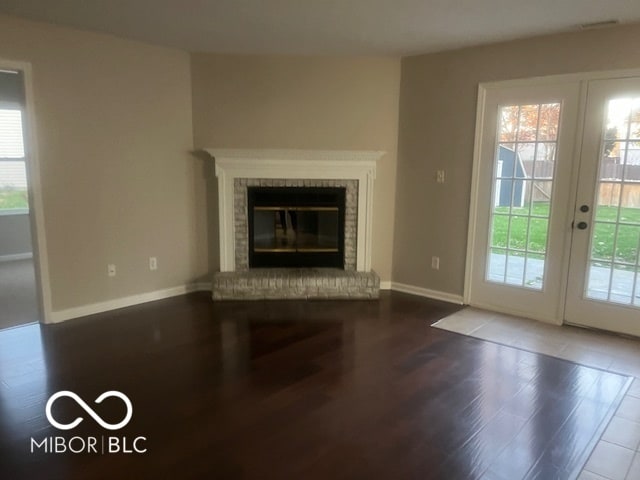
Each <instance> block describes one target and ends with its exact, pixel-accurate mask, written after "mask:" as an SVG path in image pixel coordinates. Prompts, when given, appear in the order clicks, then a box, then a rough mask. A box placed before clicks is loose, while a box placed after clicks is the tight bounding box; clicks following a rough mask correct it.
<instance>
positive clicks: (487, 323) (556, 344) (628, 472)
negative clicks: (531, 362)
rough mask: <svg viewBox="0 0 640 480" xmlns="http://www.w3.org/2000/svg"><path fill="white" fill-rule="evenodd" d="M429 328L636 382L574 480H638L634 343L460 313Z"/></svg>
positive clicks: (639, 343)
mask: <svg viewBox="0 0 640 480" xmlns="http://www.w3.org/2000/svg"><path fill="white" fill-rule="evenodd" d="M433 326H434V327H437V328H441V329H443V330H449V331H451V332H457V333H461V334H464V335H469V336H472V337H476V338H481V339H483V340H489V341H492V342H496V343H500V344H503V345H509V346H512V347H517V348H520V349H523V350H528V351H531V352H536V353H543V354H546V355H550V356H553V357H557V358H563V359H565V360H570V361H573V362H575V363H579V364H581V365H586V366H590V367H595V368H600V369H603V370H607V371H611V372H616V373H624V374H626V375H632V376H634V377H636V380H635V381H634V383H633V384H632V386H631V388H630V389H629V391H628V392H627V395H626V396H625V398H624V400H623V401H622V403H621V404H620V407H619V408H618V410H617V412H616V414H615V417H614V418H613V419H612V420H611V423H610V424H609V426H608V428H607V430H606V431H605V432H604V434H603V435H602V437H601V439H600V442H599V443H598V444H597V446H596V448H595V450H594V451H593V453H592V454H591V457H590V458H589V461H588V462H587V464H586V465H585V467H584V470H583V471H582V473H581V474H580V476H579V477H578V480H602V479H610V480H618V479H619V480H625V479H627V480H637V479H640V380H639V378H640V339H631V338H624V337H620V336H616V335H612V334H607V333H603V332H596V331H592V330H586V329H582V328H577V327H571V326H562V327H559V326H554V325H547V324H544V323H541V322H536V321H533V320H527V319H522V318H517V317H512V316H509V315H503V314H499V313H495V312H488V311H485V310H479V309H475V308H466V309H464V310H460V311H458V312H456V313H454V314H453V315H450V316H448V317H446V318H444V319H442V320H440V321H438V322H436V323H435V324H433Z"/></svg>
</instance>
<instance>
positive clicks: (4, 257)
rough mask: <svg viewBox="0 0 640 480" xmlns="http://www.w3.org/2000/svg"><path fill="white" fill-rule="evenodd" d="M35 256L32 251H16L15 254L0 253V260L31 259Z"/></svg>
mask: <svg viewBox="0 0 640 480" xmlns="http://www.w3.org/2000/svg"><path fill="white" fill-rule="evenodd" d="M31 258H33V253H32V252H27V253H14V254H13V255H0V262H13V261H16V260H29V259H31Z"/></svg>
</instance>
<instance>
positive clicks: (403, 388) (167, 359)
mask: <svg viewBox="0 0 640 480" xmlns="http://www.w3.org/2000/svg"><path fill="white" fill-rule="evenodd" d="M458 309H459V307H458V306H457V305H452V304H447V303H444V302H437V301H434V300H428V299H425V298H421V297H416V296H411V295H406V294H401V293H398V292H388V291H385V292H382V293H381V295H380V300H379V301H329V300H326V301H296V300H283V301H251V302H212V301H211V299H210V295H209V294H206V293H196V294H191V295H185V296H182V297H176V298H172V299H167V300H162V301H158V302H152V303H148V304H144V305H137V306H134V307H130V308H125V309H120V310H117V311H112V312H105V313H102V314H98V315H94V316H91V317H87V318H84V319H77V320H73V321H70V322H65V323H62V324H56V325H39V324H34V325H29V326H24V327H19V328H12V329H7V330H4V331H1V332H0V478H2V479H5V478H6V479H11V480H19V479H22V478H25V479H33V478H37V479H40V478H47V479H57V478H60V479H65V480H74V479H82V480H84V479H92V478H114V479H119V478H135V479H137V480H143V479H145V478H149V479H157V478H230V479H239V478H242V479H245V480H251V479H260V480H262V479H264V478H274V479H296V480H297V479H305V480H314V479H322V480H324V479H335V480H341V479H342V480H351V479H356V478H357V479H393V480H402V479H410V478H411V479H414V478H420V479H424V480H427V479H431V480H479V479H484V480H488V479H493V480H519V479H521V480H525V479H526V480H534V479H535V480H551V479H558V480H574V479H575V478H576V477H577V475H578V474H579V472H580V471H581V469H582V466H583V465H584V463H585V462H586V461H587V458H588V456H589V454H590V453H591V451H592V450H593V447H594V446H595V445H596V443H597V441H598V440H599V438H600V436H601V435H602V433H603V432H604V430H605V427H606V425H607V424H608V423H609V420H610V419H611V418H613V414H614V412H615V411H616V409H617V408H618V406H619V404H620V402H621V400H622V397H623V395H624V393H625V392H626V391H627V390H628V388H629V384H630V382H631V379H630V378H629V377H628V376H624V375H617V374H613V373H609V372H605V371H602V370H598V369H593V368H589V367H584V366H580V365H577V364H575V363H571V362H566V361H562V360H558V359H556V358H552V357H549V356H545V355H539V354H536V353H531V352H526V351H524V350H520V349H517V348H512V347H507V346H503V345H499V344H496V343H492V342H487V341H482V340H477V339H474V338H470V337H466V336H463V335H458V334H455V333H451V332H447V331H444V330H439V329H437V328H430V327H429V325H430V324H431V323H433V322H435V321H436V320H437V319H440V318H443V317H445V316H447V315H449V314H451V313H453V312H455V311H457V310H458ZM113 389H116V390H118V391H121V392H123V393H124V394H125V395H127V396H128V397H129V398H130V399H131V401H132V404H133V416H132V417H131V423H130V424H128V425H127V426H126V427H125V428H124V429H122V430H120V431H119V433H111V435H115V436H119V437H122V438H125V437H126V438H128V439H132V438H134V437H137V436H138V435H140V436H144V437H145V438H146V439H148V442H147V443H145V446H148V447H149V449H148V451H147V452H146V453H144V454H140V455H137V454H134V455H127V454H122V453H117V454H110V453H109V452H108V451H107V452H106V453H105V454H104V455H102V454H100V453H97V452H94V453H95V454H92V453H88V452H87V453H82V454H68V453H65V454H51V453H46V452H45V451H44V450H43V449H42V448H39V449H37V450H36V451H34V453H31V452H30V450H29V448H30V447H29V445H30V442H31V438H35V439H36V441H41V440H42V439H43V438H49V437H52V436H56V437H62V438H63V439H67V440H69V442H70V439H72V438H76V437H77V438H82V437H84V438H87V437H90V436H96V437H97V436H100V435H105V436H108V435H110V433H109V432H105V431H104V430H103V429H102V428H101V427H100V426H99V425H98V424H97V423H96V422H95V421H93V420H92V419H90V418H89V416H88V415H85V414H84V412H82V410H81V409H80V408H79V406H78V405H77V404H76V403H75V402H71V401H70V402H66V403H65V402H63V401H61V402H57V403H56V407H55V408H56V409H57V410H56V412H55V414H56V416H57V418H59V419H67V420H70V419H74V418H76V417H78V416H80V415H81V416H82V417H84V419H85V421H82V422H81V424H79V425H78V426H77V428H74V429H72V430H68V431H60V430H58V429H56V428H54V427H53V426H52V425H51V424H50V423H49V422H48V420H47V418H46V415H45V414H44V411H45V405H46V403H47V401H48V400H47V399H48V398H50V396H51V395H52V394H53V393H54V392H56V391H59V390H71V391H73V392H74V393H76V394H77V395H78V396H79V397H80V398H82V399H84V400H85V401H86V402H91V405H93V400H94V399H96V398H97V397H98V395H100V394H102V393H104V392H105V391H108V390H113ZM94 408H96V409H97V413H98V414H99V415H100V417H102V418H103V419H105V421H107V420H109V421H111V422H114V423H115V422H116V421H119V420H120V419H121V418H122V414H123V409H122V404H121V403H120V402H117V401H111V400H107V401H105V402H104V403H103V404H100V405H97V406H96V407H94ZM627 408H628V407H627ZM265 472H268V473H265Z"/></svg>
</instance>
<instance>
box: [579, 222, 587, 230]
mask: <svg viewBox="0 0 640 480" xmlns="http://www.w3.org/2000/svg"><path fill="white" fill-rule="evenodd" d="M588 226H589V225H588V224H587V222H580V223H578V225H577V227H578V230H586V229H587V227H588Z"/></svg>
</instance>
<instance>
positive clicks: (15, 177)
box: [0, 107, 29, 214]
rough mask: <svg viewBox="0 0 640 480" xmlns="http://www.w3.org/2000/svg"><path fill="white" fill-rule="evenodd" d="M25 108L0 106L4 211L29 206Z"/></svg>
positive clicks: (0, 198)
mask: <svg viewBox="0 0 640 480" xmlns="http://www.w3.org/2000/svg"><path fill="white" fill-rule="evenodd" d="M26 170H27V169H26V162H25V157H24V139H23V131H22V111H21V110H20V109H19V108H15V107H14V108H10V107H4V108H0V214H11V213H25V212H28V209H29V200H28V195H27V171H26Z"/></svg>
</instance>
